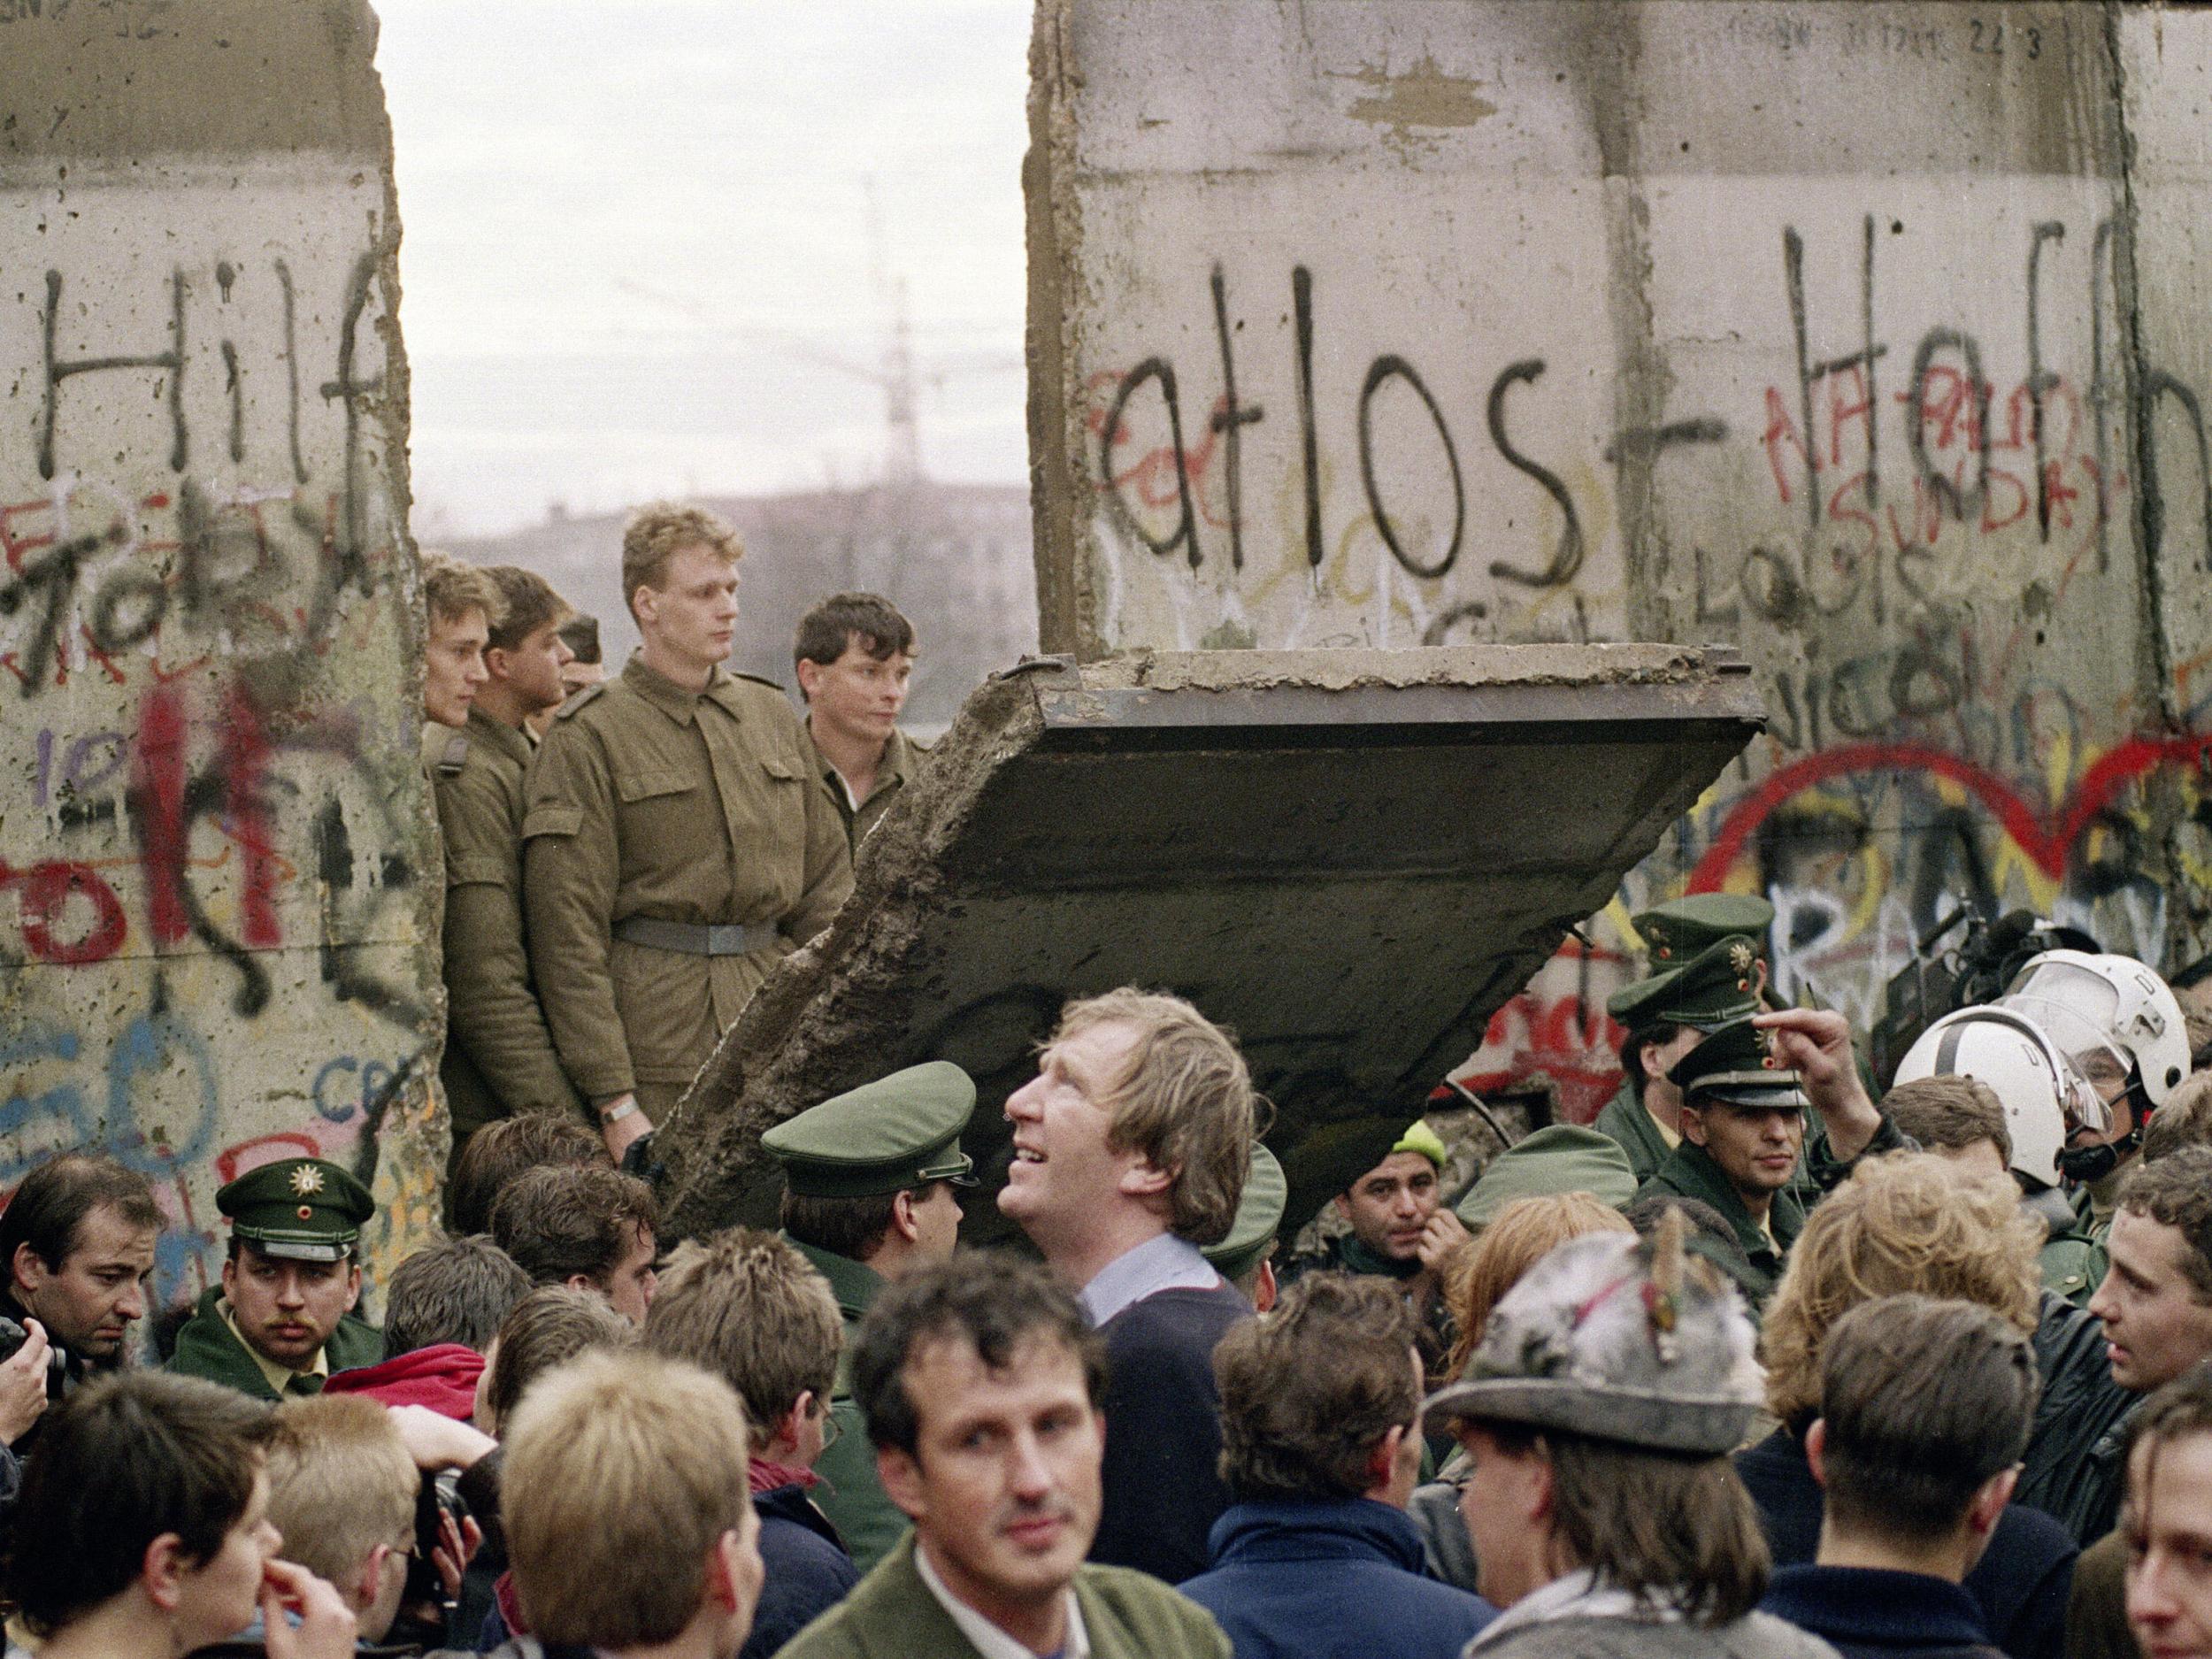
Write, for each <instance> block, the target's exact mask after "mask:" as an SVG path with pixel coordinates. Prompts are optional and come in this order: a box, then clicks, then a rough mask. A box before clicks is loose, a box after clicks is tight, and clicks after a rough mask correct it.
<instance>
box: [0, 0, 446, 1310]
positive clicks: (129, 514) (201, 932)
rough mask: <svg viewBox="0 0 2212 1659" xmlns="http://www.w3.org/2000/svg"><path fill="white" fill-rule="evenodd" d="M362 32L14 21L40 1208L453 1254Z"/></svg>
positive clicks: (19, 1128)
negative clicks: (437, 1238)
mask: <svg viewBox="0 0 2212 1659" xmlns="http://www.w3.org/2000/svg"><path fill="white" fill-rule="evenodd" d="M374 34H375V19H374V17H373V14H372V13H371V12H369V10H368V8H367V7H366V5H365V4H354V3H351V0H328V3H323V0H318V3H317V4H298V5H285V6H274V7H272V6H266V5H260V4H247V3H246V0H213V3H211V4H193V5H190V6H184V5H165V4H153V3H152V0H145V3H143V4H133V3H127V0H115V3H114V4H97V3H96V0H8V3H7V4H0V226H4V227H6V228H5V229H4V230H0V388H4V397H0V559H4V566H5V568H4V570H0V710H4V713H0V801H4V803H5V804H4V806H0V887H4V888H5V889H6V891H5V894H4V895H0V1064H4V1078H5V1084H4V1094H5V1098H4V1100H0V1186H12V1184H13V1182H14V1181H15V1180H16V1179H19V1177H20V1175H21V1174H22V1172H23V1171H25V1170H26V1169H27V1168H28V1167H29V1165H30V1164H32V1163H33V1162H34V1161H35V1160H36V1159H37V1158H38V1157H39V1156H42V1155H43V1154H45V1153H47V1152H50V1151H52V1150H55V1149H58V1148H61V1147H65V1146H77V1145H83V1146H101V1147H105V1148H109V1149H111V1150H112V1151H113V1152H115V1153H116V1154H117V1156H120V1157H122V1158H123V1159H124V1160H125V1161H126V1162H128V1163H131V1164H134V1165H135V1166H136V1167H138V1168H140V1169H142V1170H143V1171H146V1172H147V1173H148V1175H149V1176H150V1177H151V1178H152V1179H153V1180H154V1182H155V1185H156V1189H157V1194H158V1196H159V1198H160V1201H161V1202H162V1205H163V1207H164V1210H165V1213H166V1214H167V1215H168V1216H169V1217H170V1222H171V1225H170V1227H169V1229H168V1230H167V1231H166V1232H165V1234H164V1236H163V1239H162V1241H161V1249H160V1260H159V1265H158V1271H157V1293H158V1294H159V1296H160V1298H161V1300H162V1301H163V1302H165V1303H168V1304H170V1305H172V1306H173V1305H175V1304H177V1303H179V1302H182V1301H185V1300H187V1299H188V1298H190V1297H191V1296H193V1295H195V1294H196V1293H197V1292H198V1290H199V1289H200V1288H201V1287H202V1286H204V1285H205V1284H207V1283H210V1282H211V1281H212V1277H213V1273H214V1270H215V1265H216V1263H218V1262H219V1259H220V1256H221V1254H222V1251H223V1248H224V1243H225V1240H224V1237H223V1233H222V1228H221V1223H220V1220H219V1217H218V1216H217V1214H216V1211H215V1209H214V1205H213V1202H212V1199H213V1193H214V1190H215V1188H216V1187H218V1186H219V1185H220V1184H221V1183H222V1182H223V1181H224V1180H225V1179H228V1178H229V1177H231V1176H232V1175H234V1174H236V1173H238V1172H240V1171H242V1170H243V1169H246V1168H250V1167H251V1166H252V1165H253V1164H257V1163H259V1162H262V1161H265V1160H266V1159H267V1158H269V1157H273V1156H283V1155H287V1154H289V1153H292V1152H297V1151H315V1152H319V1153H322V1154H325V1155H326V1156H332V1157H335V1158H338V1159H340V1160H342V1161H344V1162H346V1163H347V1164H349V1166H351V1167H353V1168H354V1169H355V1170H356V1171H357V1172H358V1173H359V1174H361V1175H362V1176H363V1178H364V1179H368V1180H370V1181H371V1183H372V1186H373V1189H374V1190H375V1192H376V1194H377V1195H378V1197H379V1199H380V1201H381V1202H382V1204H383V1211H382V1214H381V1215H380V1219H379V1221H378V1223H377V1224H376V1225H375V1227H374V1229H373V1233H372V1234H371V1236H370V1238H369V1240H367V1244H368V1255H369V1261H370V1265H371V1268H372V1271H377V1270H380V1269H382V1268H385V1267H388V1266H389V1265H390V1264H391V1263H394V1262H396V1260H397V1259H398V1257H399V1256H400V1255H402V1254H403V1253H404V1251H405V1250H406V1249H407V1248H411V1247H412V1245H413V1244H414V1243H415V1242H417V1241H419V1240H420V1239H421V1238H422V1237H423V1236H424V1235H425V1233H426V1231H427V1230H428V1229H429V1228H430V1227H432V1226H434V1225H435V1224H436V1210H437V1178H438V1173H439V1171H440V1169H441V1168H442V1158H443V1145H442V1142H443V1137H444V1133H445V1130H444V1125H443V1118H442V1108H440V1107H439V1106H438V1105H437V1104H436V1103H435V1102H434V1101H433V1099H432V1098H431V1095H430V1093H429V1090H428V1087H427V1083H426V1079H427V1078H428V1077H429V1076H430V1075H431V1074H432V1073H433V1072H434V1064H435V1050H434V1042H435V1041H436V1038H437V1035H438V1033H439V1031H440V1030H441V1028H442V1018H441V1017H440V1010H439V1009H438V1007H437V1005H436V992H435V989H434V987H436V985H437V983H438V976H437V971H436V962H435V956H434V942H433V933H432V929H431V926H430V921H429V918H430V916H431V914H432V911H431V910H430V908H429V907H430V906H431V904H432V903H433V902H434V894H435V891H436V889H437V887H438V886H439V885H440V883H439V879H438V878H439V875H440V866H439V863H438V859H439V854H438V848H437V843H436V840H435V830H434V825H433V823H432V821H431V818H430V814H429V810H428V801H427V791H426V785H425V781H424V779H423V776H422V772H421V768H420V764H419V760H418V759H417V756H418V752H419V750H418V742H417V734H418V732H419V725H420V716H419V708H420V686H419V674H420V667H419V664H420V656H421V649H420V641H421V618H420V611H419V604H420V602H419V583H418V581H417V578H416V573H415V566H414V553H413V548H412V545H411V542H410V541H409V540H408V538H407V534H406V510H407V500H408V497H407V488H406V471H405V445H406V433H407V413H406V408H407V406H406V380H405V363H404V356H403V351H402V349H401V347H400V341H399V334H398V324H397V303H398V289H397V276H396V250H397V245H398V235H399V227H398V219H397V216H396V206H395V202H394V196H393V190H392V184H391V167H390V138H389V134H388V129H387V127H386V126H385V122H384V116H383V106H382V96H381V91H380V87H379V84H378V81H377V79H376V76H375V74H374V72H373V68H372V54H373V45H374Z"/></svg>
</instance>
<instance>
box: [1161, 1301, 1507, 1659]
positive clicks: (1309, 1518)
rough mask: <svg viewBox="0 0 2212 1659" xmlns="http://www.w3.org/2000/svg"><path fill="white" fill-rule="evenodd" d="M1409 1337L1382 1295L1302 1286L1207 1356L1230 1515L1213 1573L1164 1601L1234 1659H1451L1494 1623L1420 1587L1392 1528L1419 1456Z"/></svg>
mask: <svg viewBox="0 0 2212 1659" xmlns="http://www.w3.org/2000/svg"><path fill="white" fill-rule="evenodd" d="M1414 1333H1415V1324H1414V1318H1413V1314H1412V1311H1411V1310H1409V1308H1408V1307H1407V1306H1406V1304H1405V1302H1404V1300H1403V1299H1402V1298H1401V1297H1400V1296H1398V1295H1397V1294H1394V1292H1393V1290H1392V1288H1391V1286H1389V1284H1388V1283H1387V1282H1386V1281H1385V1280H1383V1279H1378V1278H1375V1277H1372V1276H1354V1275H1351V1274H1346V1273H1316V1274H1312V1275H1310V1276H1309V1277H1307V1278H1305V1279H1300V1280H1299V1281H1298V1282H1297V1283H1296V1284H1295V1285H1294V1286H1291V1287H1290V1289H1289V1290H1287V1291H1286V1292H1285V1293H1284V1294H1283V1297H1282V1299H1281V1301H1279V1302H1277V1303H1276V1304H1275V1307H1274V1310H1273V1311H1272V1312H1271V1313H1270V1314H1269V1315H1268V1316H1267V1317H1265V1318H1262V1319H1248V1320H1246V1321H1245V1322H1244V1323H1243V1324H1242V1325H1238V1326H1237V1327H1236V1328H1235V1329H1234V1330H1233V1331H1231V1332H1230V1333H1229V1334H1228V1335H1226V1336H1225V1337H1224V1338H1222V1339H1221V1346H1220V1347H1218V1348H1216V1349H1214V1375H1215V1376H1216V1378H1217V1379H1218V1380H1219V1383H1220V1386H1221V1427H1222V1453H1221V1463H1222V1471H1223V1473H1224V1474H1225V1475H1226V1476H1227V1478H1228V1482H1229V1492H1230V1495H1231V1496H1232V1497H1233V1499H1234V1500H1235V1502H1233V1503H1231V1505H1230V1506H1229V1508H1228V1509H1227V1510H1226V1512H1225V1513H1224V1514H1223V1516H1222V1517H1221V1519H1220V1520H1219V1521H1217V1522H1216V1523H1215V1525H1214V1529H1213V1535H1212V1540H1211V1543H1212V1551H1213V1564H1212V1565H1211V1566H1210V1568H1209V1569H1208V1570H1207V1571H1204V1572H1202V1573H1201V1574H1199V1575H1198V1577H1196V1578H1190V1579H1187V1580H1185V1581H1184V1583H1183V1584H1182V1585H1181V1586H1179V1588H1180V1589H1181V1590H1182V1592H1183V1594H1185V1595H1187V1596H1188V1597H1190V1599H1191V1600H1192V1601H1195V1602H1197V1603H1198V1605H1199V1606H1201V1607H1202V1608H1204V1609H1206V1610H1207V1611H1208V1612H1209V1613H1211V1614H1212V1615H1213V1616H1214V1619H1215V1622H1216V1623H1217V1624H1219V1625H1220V1626H1221V1628H1222V1629H1223V1630H1224V1631H1225V1632H1228V1636H1229V1640H1230V1641H1231V1642H1232V1643H1233V1645H1234V1646H1235V1647H1236V1650H1237V1655H1238V1659H1267V1656H1268V1655H1277V1654H1293V1653H1294V1654H1301V1655H1309V1659H1367V1655H1372V1654H1382V1653H1387V1654H1392V1655H1398V1659H1458V1655H1459V1651H1460V1649H1461V1648H1463V1647H1465V1646H1466V1645H1467V1644H1468V1643H1469V1642H1470V1641H1471V1640H1473V1639H1474V1638H1475V1637H1476V1636H1477V1635H1478V1634H1479V1633H1480V1632H1481V1631H1482V1628H1483V1626H1485V1625H1486V1624H1488V1623H1489V1622H1490V1621H1491V1619H1492V1618H1494V1617H1495V1616H1496V1609H1494V1608H1492V1607H1491V1606H1490V1605H1489V1604H1488V1603H1487V1602H1486V1601H1483V1600H1482V1599H1481V1598H1480V1597H1479V1596H1474V1595H1470V1594H1467V1592H1466V1591H1464V1590H1459V1589H1455V1588H1453V1587H1452V1586H1449V1585H1445V1584H1438V1583H1436V1582H1435V1581H1434V1580H1432V1579H1430V1578H1425V1577H1424V1576H1423V1574H1422V1570H1421V1533H1420V1530H1419V1529H1418V1528H1417V1527H1416V1526H1415V1525H1414V1524H1413V1522H1412V1521H1411V1520H1410V1519H1409V1517H1407V1515H1406V1501H1407V1499H1408V1498H1409V1496H1410V1495H1411V1494H1412V1492H1413V1487H1414V1483H1415V1482H1416V1481H1417V1479H1419V1477H1420V1472H1421V1453H1422V1449H1423V1448H1422V1441H1421V1429H1420V1417H1421V1386H1422V1375H1421V1363H1420V1356H1419V1353H1418V1350H1417V1348H1416V1347H1415V1345H1414Z"/></svg>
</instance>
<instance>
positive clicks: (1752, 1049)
mask: <svg viewBox="0 0 2212 1659" xmlns="http://www.w3.org/2000/svg"><path fill="white" fill-rule="evenodd" d="M1667 1080H1668V1081H1669V1082H1670V1083H1672V1084H1673V1085H1674V1086H1675V1087H1677V1088H1678V1089H1680V1090H1681V1091H1682V1103H1683V1104H1684V1105H1686V1106H1708V1105H1714V1106H1718V1105H1728V1106H1754V1107H1761V1108H1767V1107H1775V1106H1784V1107H1789V1106H1794V1107H1799V1108H1801V1107H1803V1106H1804V1104H1805V1095H1804V1092H1803V1088H1802V1084H1801V1079H1799V1077H1798V1075H1797V1073H1796V1072H1794V1071H1791V1070H1790V1069H1789V1068H1788V1067H1787V1066H1786V1065H1784V1064H1782V1062H1781V1058H1780V1056H1778V1055H1777V1054H1776V1053H1775V1052H1774V1043H1773V1039H1772V1038H1771V1037H1770V1035H1769V1034H1768V1033H1765V1032H1763V1031H1761V1030H1760V1029H1759V1028H1758V1027H1757V1026H1756V1025H1753V1024H1752V1023H1751V1021H1750V1020H1749V1019H1747V1018H1746V1019H1736V1020H1731V1021H1730V1022H1729V1023H1728V1024H1727V1025H1723V1026H1722V1027H1721V1028H1720V1029H1719V1030H1718V1031H1717V1032H1715V1033H1713V1034H1712V1035H1711V1036H1709V1037H1708V1038H1707V1039H1706V1040H1705V1041H1703V1042H1701V1043H1700V1044H1698V1045H1697V1047H1696V1048H1693V1049H1691V1050H1690V1051H1689V1053H1687V1054H1686V1055H1684V1056H1682V1058H1681V1059H1679V1060H1678V1061H1676V1062H1675V1066H1674V1070H1673V1071H1670V1072H1668V1073H1667Z"/></svg>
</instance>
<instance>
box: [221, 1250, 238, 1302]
mask: <svg viewBox="0 0 2212 1659" xmlns="http://www.w3.org/2000/svg"><path fill="white" fill-rule="evenodd" d="M237 1277H238V1258H237V1257H236V1256H225V1257H224V1258H223V1294H224V1295H225V1296H226V1297H227V1298H229V1299H230V1300H232V1301H235V1300H236V1298H235V1297H233V1296H232V1295H231V1288H232V1285H233V1282H234V1280H235V1279H237Z"/></svg>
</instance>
